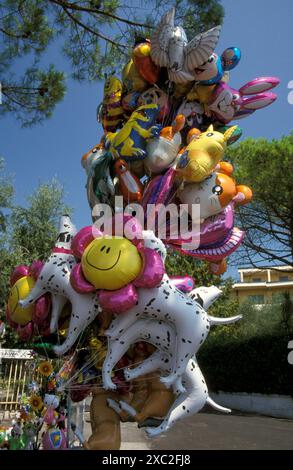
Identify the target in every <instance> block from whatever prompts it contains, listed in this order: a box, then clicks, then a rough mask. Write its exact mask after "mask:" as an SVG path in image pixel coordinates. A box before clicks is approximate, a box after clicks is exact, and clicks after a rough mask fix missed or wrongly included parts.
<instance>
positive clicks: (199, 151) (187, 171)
mask: <svg viewBox="0 0 293 470" xmlns="http://www.w3.org/2000/svg"><path fill="white" fill-rule="evenodd" d="M236 128H237V126H232V127H230V128H229V129H228V130H227V131H226V132H225V133H224V134H222V133H221V132H217V131H214V128H213V126H212V125H211V126H210V127H209V128H208V129H207V130H206V132H202V133H201V134H200V135H195V133H194V130H193V129H191V131H190V133H189V135H191V136H192V140H191V141H190V142H189V143H188V145H187V147H186V149H185V151H184V152H183V153H182V155H181V157H180V159H179V162H178V165H177V169H176V171H177V174H178V176H179V177H180V178H182V179H183V181H187V182H190V183H200V182H201V181H203V180H204V179H205V178H207V177H208V176H209V175H210V174H211V173H212V172H213V170H214V169H215V166H216V165H217V164H218V163H219V161H220V160H221V159H222V158H223V156H224V152H225V150H226V147H227V144H228V141H229V139H230V137H231V136H232V135H233V133H234V131H235V129H236Z"/></svg>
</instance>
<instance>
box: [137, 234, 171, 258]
mask: <svg viewBox="0 0 293 470" xmlns="http://www.w3.org/2000/svg"><path fill="white" fill-rule="evenodd" d="M142 235H143V241H144V246H145V247H146V248H151V249H152V250H155V251H157V253H159V254H160V255H161V257H162V260H163V261H165V259H166V257H167V250H166V247H165V245H164V243H163V242H162V240H160V239H159V238H157V237H156V236H155V234H154V232H153V231H152V230H143V231H142Z"/></svg>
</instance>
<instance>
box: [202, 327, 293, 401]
mask: <svg viewBox="0 0 293 470" xmlns="http://www.w3.org/2000/svg"><path fill="white" fill-rule="evenodd" d="M292 339H293V338H292V335H290V336H287V335H282V336H280V335H266V336H257V337H251V338H247V339H245V340H243V341H240V340H238V341H231V340H230V341H229V339H227V340H226V341H224V342H223V341H222V340H219V341H217V338H214V339H213V341H210V342H207V343H206V344H205V345H204V346H203V348H202V349H201V350H200V352H199V355H198V361H199V365H200V367H201V370H202V372H203V374H204V376H205V379H206V381H207V384H208V387H209V389H210V390H211V391H213V392H217V391H225V392H247V393H252V392H255V393H264V394H274V393H276V394H281V395H291V396H293V366H292V365H290V364H289V363H288V354H289V350H288V342H289V341H290V340H292Z"/></svg>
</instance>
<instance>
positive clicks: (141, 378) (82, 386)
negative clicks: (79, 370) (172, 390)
mask: <svg viewBox="0 0 293 470" xmlns="http://www.w3.org/2000/svg"><path fill="white" fill-rule="evenodd" d="M97 377H100V376H97ZM158 377H159V375H153V376H150V377H138V378H135V379H132V380H133V381H134V380H135V381H136V382H143V381H145V382H150V381H151V380H153V379H157V378H158ZM90 380H92V378H91V379H90ZM129 385H130V382H127V383H125V384H124V383H122V384H119V388H127V387H129ZM132 385H133V386H134V388H135V384H132ZM66 388H67V390H82V389H83V388H86V389H87V388H91V389H104V386H103V385H99V384H88V385H86V384H85V383H83V384H80V385H79V384H73V385H71V386H70V387H66Z"/></svg>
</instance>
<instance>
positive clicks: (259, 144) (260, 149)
mask: <svg viewBox="0 0 293 470" xmlns="http://www.w3.org/2000/svg"><path fill="white" fill-rule="evenodd" d="M227 157H228V158H229V159H230V160H231V161H232V162H233V163H235V165H236V173H235V176H236V178H237V181H238V182H239V183H240V184H247V185H248V186H251V188H252V189H253V193H254V199H253V201H252V202H251V203H250V204H248V205H247V206H244V207H242V208H240V210H239V219H240V226H241V228H243V229H244V230H245V231H246V238H245V240H244V245H243V246H244V248H245V252H243V251H241V250H239V251H238V258H239V259H241V258H242V259H243V258H244V257H245V256H246V259H247V261H248V262H249V264H250V265H253V266H259V265H264V264H268V263H270V262H274V263H275V264H284V263H285V264H289V265H291V266H293V187H292V184H291V179H290V177H288V175H291V174H293V132H292V133H291V134H290V135H289V136H285V137H283V138H281V139H280V140H275V139H273V140H272V141H268V140H267V139H263V138H262V139H247V140H245V141H243V142H241V143H240V144H239V145H237V146H234V147H233V146H232V147H229V148H228V150H227ZM256 168H257V171H256Z"/></svg>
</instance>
